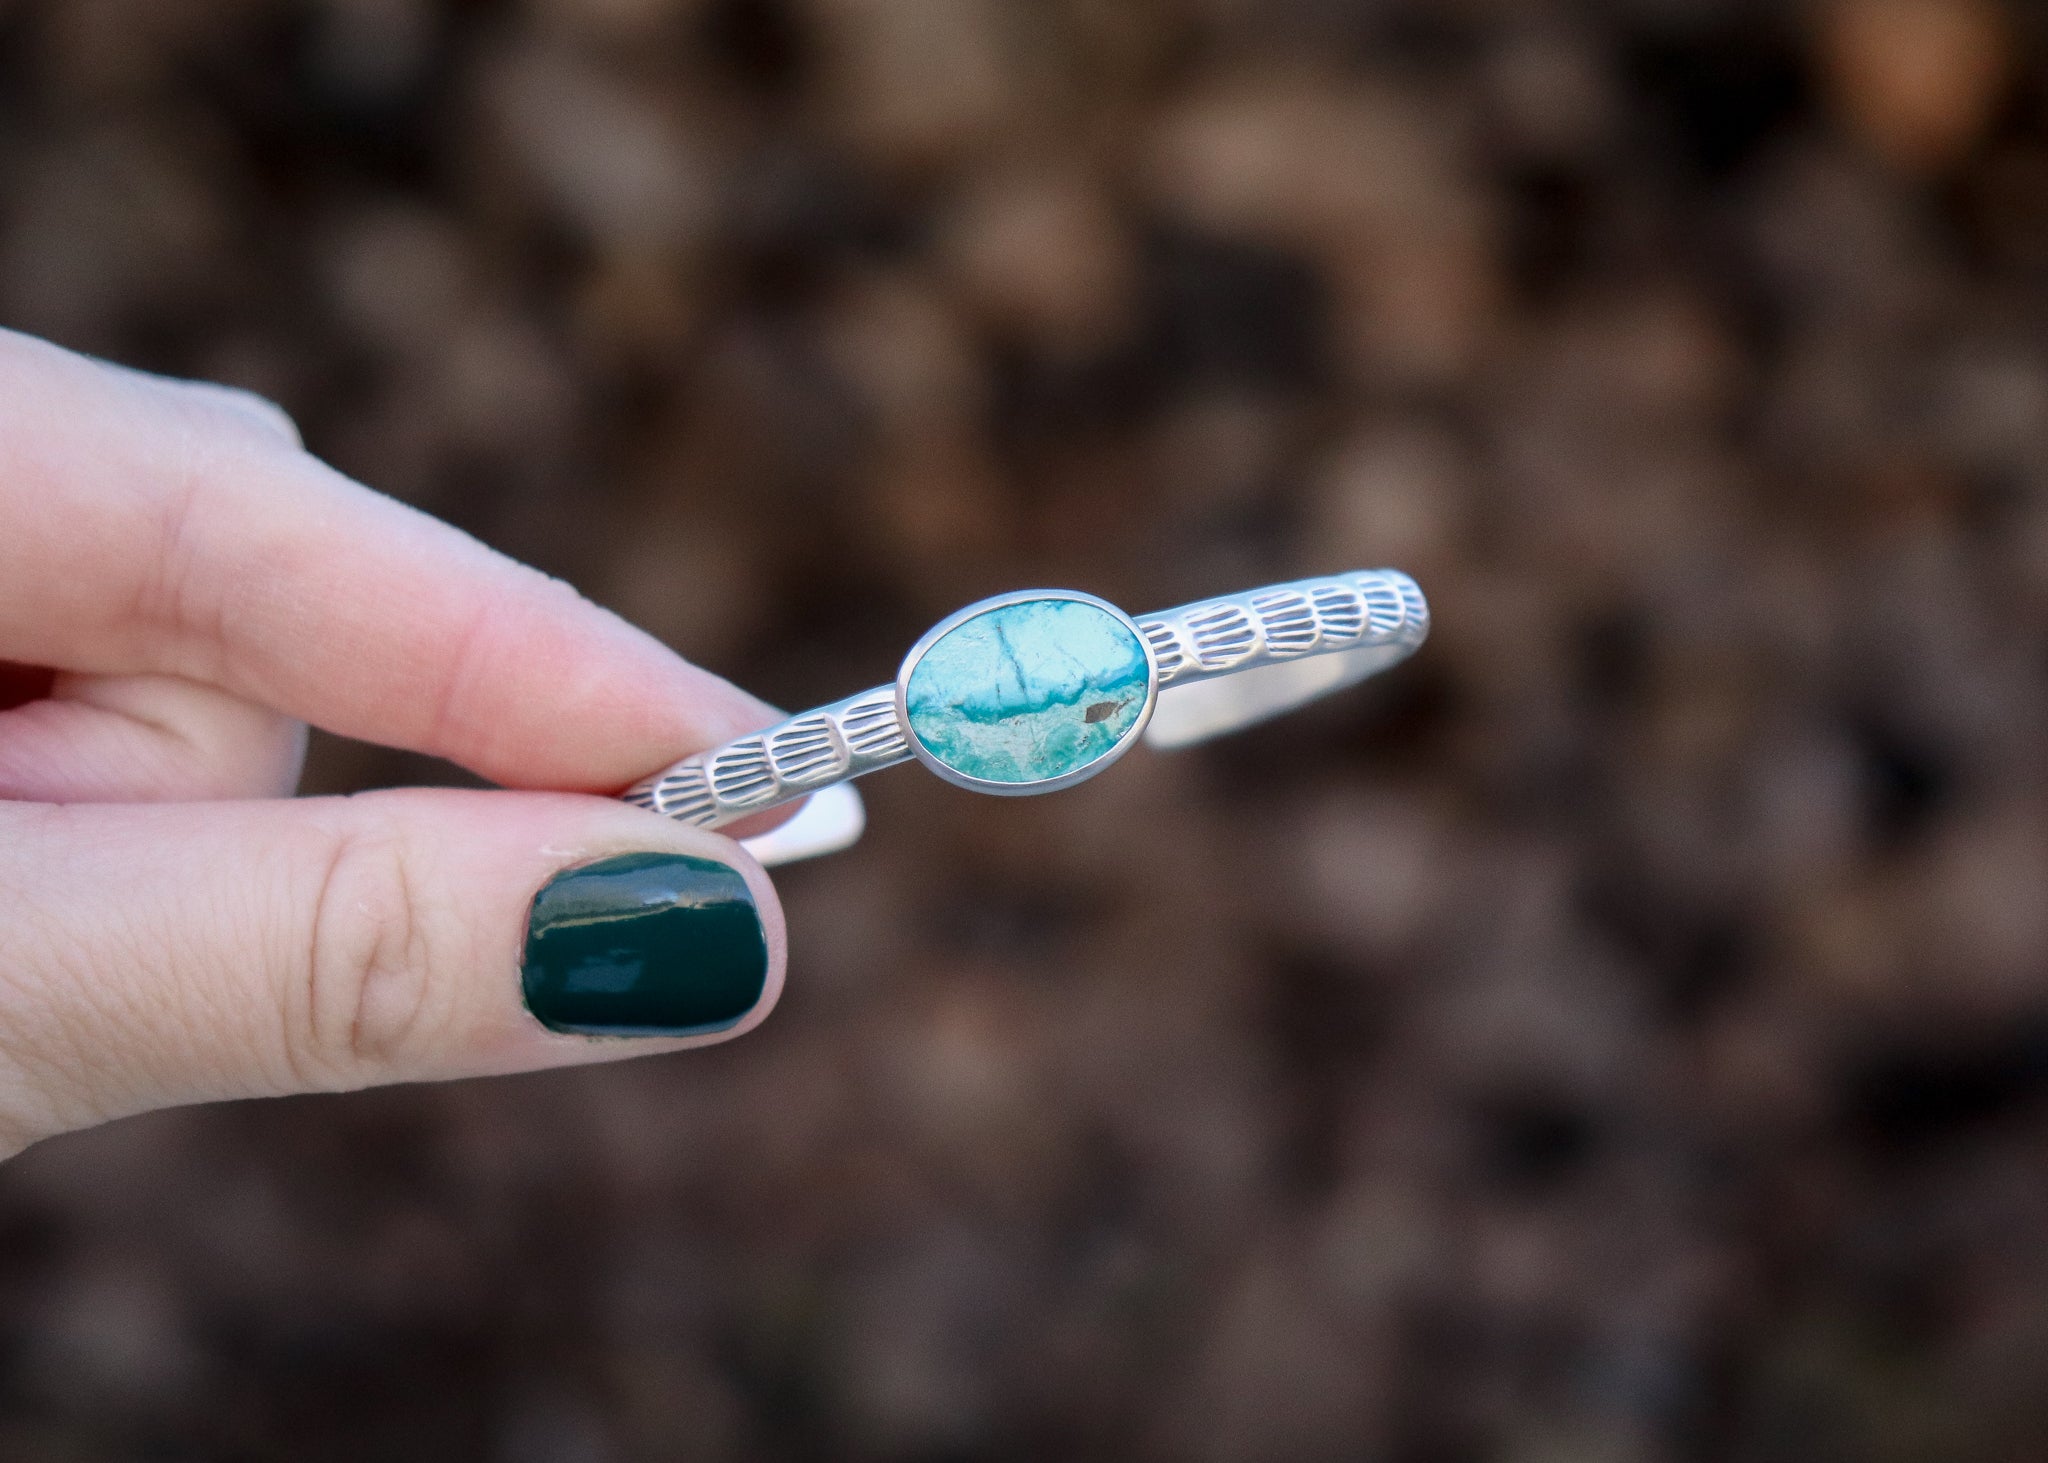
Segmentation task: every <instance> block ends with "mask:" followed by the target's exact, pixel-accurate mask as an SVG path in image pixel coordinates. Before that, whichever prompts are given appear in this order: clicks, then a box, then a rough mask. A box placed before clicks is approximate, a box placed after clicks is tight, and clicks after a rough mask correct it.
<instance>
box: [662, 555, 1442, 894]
mask: <svg viewBox="0 0 2048 1463" xmlns="http://www.w3.org/2000/svg"><path fill="white" fill-rule="evenodd" d="M1428 633H1429V607H1428V604H1427V603H1426V602H1425V601H1424V599H1423V597H1422V591H1421V590H1420V589H1418V588H1417V587H1416V585H1415V581H1414V580H1412V579H1410V578H1409V577H1408V576H1407V575H1405V574H1401V573H1397V572H1395V571H1393V570H1387V569H1376V570H1365V571H1359V572H1355V573H1349V574H1337V575H1331V576H1328V577H1326V578H1320V579H1303V580H1297V581H1295V582H1294V583H1290V584H1275V585H1269V586H1267V587H1266V588H1263V589H1254V590H1249V591H1247V592H1245V593H1243V594H1231V595H1224V596H1221V597H1219V598H1216V599H1205V600H1201V601H1199V602H1197V603H1195V604H1190V605H1183V606H1181V607H1180V608H1179V609H1173V610H1166V611H1164V612H1162V613H1160V614H1156V615H1144V616H1140V617H1138V618H1136V619H1133V618H1132V617H1131V616H1129V615H1127V614H1125V613H1124V612H1123V611H1122V610H1120V609H1118V608H1117V607H1116V606H1115V605H1112V604H1109V603H1108V602H1106V601H1104V600H1100V599H1097V598H1096V597H1095V596H1093V595H1089V594H1081V593H1078V592H1075V591H1072V590H1058V589H1038V590H1020V591H1018V592H1016V593H1014V594H1003V595H997V596H996V597H995V598H993V599H985V600H982V601H980V602H979V603H976V604H971V605H969V606H967V607H966V608H965V609H963V610H960V611H958V612H956V613H954V614H951V615H948V616H947V617H946V618H945V619H943V620H941V621H939V623H938V624H936V625H934V626H933V627H932V628H931V629H930V630H929V631H927V632H926V633H925V635H924V637H923V638H922V639H920V640H919V641H918V642H917V643H916V644H915V645H913V646H912V647H911V648H910V653H909V654H908V655H906V656H905V657H904V658H903V664H902V666H901V667H900V668H899V669H898V671H897V673H896V679H895V680H894V681H893V682H891V683H890V684H889V685H886V686H877V687H875V688H874V689H873V690H871V691H863V692H861V693H860V694H859V695H858V696H849V697H847V698H846V699H845V700H843V701H836V702H834V703H833V704H831V705H830V706H821V707H819V708H818V709H817V710H815V711H807V712H805V713H803V714H802V715H801V716H793V717H791V718H790V719H789V720H787V721H784V722H781V723H779V724H778V725H775V726H772V727H769V728H767V729H766V730H765V731H759V732H754V733H752V734H750V735H748V736H744V737H740V738H737V739H736V740H734V741H730V742H727V743H726V744H725V745H724V746H721V747H714V748H712V749H711V750H710V751H707V752H700V753H698V754H697V755H696V756H693V757H688V758H685V759H684V760H683V761H681V762H678V763H676V764H675V765H674V766H673V767H670V768H668V769H667V770H665V771H662V772H658V773H656V774H655V775H654V776H652V777H649V778H647V779H646V780H645V781H643V782H640V783H638V784H636V785H635V786H634V787H633V788H632V789H630V790H629V791H628V792H627V793H626V794H625V798H626V800H627V801H628V802H632V803H636V804H638V805H639V806H641V807H643V808H647V809H649V810H650V811H653V812H656V813H661V814H664V815H665V816H667V817H671V818H676V819H680V820H681V821H683V822H686V823H692V824H695V825H697V826H698V827H701V828H719V827H723V826H725V825H726V824H729V823H732V822H735V821H736V820H738V819H741V818H744V817H747V816H749V815H751V814H754V813H759V812H763V811H765V810H766V809H769V808H773V807H775V806H777V805H778V804H781V803H786V802H789V801H792V800H793V799H796V798H802V797H810V798H811V800H812V802H811V805H810V806H809V807H807V808H805V809H804V811H803V812H802V813H800V814H799V815H798V816H797V817H796V818H794V819H792V820H791V821H790V822H789V823H787V824H785V825H784V826H783V827H781V828H779V829H776V830H775V831H774V832H772V833H767V834H763V835H762V836H761V837H759V838H754V839H749V840H747V846H748V847H749V848H750V849H751V850H752V851H753V852H754V853H755V855H756V856H757V857H759V858H760V859H761V861H762V862H763V863H787V862H789V861H791V860H792V859H796V858H806V857H810V856H812V855H814V854H819V853H827V852H830V851H832V850H833V849H835V848H842V847H845V846H846V845H847V844H849V843H851V842H853V841H854V839H856V838H858V837H859V836H860V831H861V826H862V822H863V814H862V812H861V807H860V801H859V798H858V796H857V795H855V794H854V792H853V790H852V788H850V787H848V786H846V784H847V783H849V782H851V780H852V779H854V778H856V777H860V776H863V775H865V774H866V773H869V772H874V771H877V770H879V769H880V768H883V767H892V766H894V765H895V764H897V763H899V762H908V761H910V760H912V759H913V758H914V759H916V760H917V761H919V762H922V763H923V764H924V765H925V766H926V767H928V768H930V769H931V770H932V771H933V772H936V773H937V774H938V775H939V776H941V777H943V778H945V779H946V780H947V781H948V782H952V783H957V784H958V785H960V786H962V787H967V788H972V789H974V790H975V791H976V792H986V793H995V794H998V795H1000V796H1008V797H1015V796H1025V795H1030V794H1034V793H1042V792H1056V791H1058V790H1059V789H1060V788H1063V787H1071V786H1073V785H1074V784H1075V783H1077V782H1083V781H1086V780H1087V779H1088V778H1090V777H1093V776H1094V775H1095V774H1096V773H1098V772H1100V771H1102V770H1103V769H1104V768H1106V767H1108V766H1109V765H1110V763H1112V762H1114V761H1116V760H1117V758H1119V757H1121V756H1122V755H1123V754H1124V753H1125V752H1127V751H1129V750H1130V748H1131V746H1132V745H1133V744H1134V743H1135V742H1136V741H1137V740H1138V739H1139V738H1140V737H1143V738H1144V739H1145V741H1147V742H1148V743H1150V744H1151V745H1152V746H1154V747H1159V748H1171V747H1183V746H1190V745H1192V744H1194V743H1196V742H1202V741H1207V740H1208V739H1209V738H1211V737H1214V736H1220V735H1222V734H1223V733H1225V732H1232V731H1237V730H1239V729H1241V728H1243V727H1247V726H1250V725H1252V724H1253V723H1254V722H1259V721H1263V720H1265V719H1266V718H1267V717H1269V716H1274V715H1277V714H1279V713H1280V712H1283V711H1288V710H1291V709H1292V708H1294V707H1296V706H1299V705H1302V704H1303V703H1304V702H1307V701H1311V700H1314V699H1316V698H1317V697H1320V696H1325V695H1328V694H1329V693H1330V692H1332V691H1336V690H1339V689H1341V688H1343V687H1345V686H1349V685H1351V684H1353V683H1355V682H1357V681H1361V680H1363V679H1365V678H1366V677H1367V676H1370V675H1373V674H1375V673H1377V672H1379V671H1382V670H1385V669H1387V668H1388V667H1389V666H1392V665H1394V664H1396V663H1398V662H1400V661H1402V660H1405V659H1406V658H1407V657H1408V656H1409V655H1411V654H1413V653H1414V651H1415V649H1416V647H1418V646H1419V645H1421V644H1422V641H1423V638H1424V637H1425V636H1426V635H1427V634H1428ZM821 794H822V796H821Z"/></svg>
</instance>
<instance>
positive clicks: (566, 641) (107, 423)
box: [0, 332, 783, 1156]
mask: <svg viewBox="0 0 2048 1463" xmlns="http://www.w3.org/2000/svg"><path fill="white" fill-rule="evenodd" d="M0 662H13V663H15V664H14V665H13V666H12V667H10V668H8V673H7V675H6V676H5V677H4V678H0V694H4V693H5V692H6V690H7V687H8V685H9V684H10V683H12V684H13V685H15V687H16V691H15V694H14V695H13V696H10V697H8V702H7V703H0V704H9V703H12V702H14V701H19V700H21V696H22V694H23V692H22V690H21V689H20V688H21V687H22V686H23V685H24V684H27V685H28V686H29V687H30V692H29V693H30V694H35V693H38V692H39V693H41V694H40V695H39V697H38V699H32V700H27V701H26V702H25V703H24V704H19V705H12V706H11V709H5V710H0V799H4V800H5V801H0V1156H5V1155H6V1154H9V1153H12V1152H15V1151H18V1150H19V1149H20V1148H22V1147H23V1146H25V1145H26V1144H28V1143H31V1142H33V1141H35V1140H36V1139H38V1138H40V1137H44V1136H47V1135H49V1134H52V1133H57V1132H61V1131H64V1130H66V1129H70V1128H76V1127H81V1126H84V1125H87V1124H91V1123H96V1122H100V1121H103V1120H105V1119H108V1118H112V1117H117V1116H120V1115H122V1114H125V1113H133V1112H138V1111H141V1110H144V1109H148V1108H155V1107H162V1106H168V1105H171V1104H176V1103H187V1102H199V1101H205V1100H208V1099H213V1098H226V1097H249V1096H259V1095H265V1094H275V1093H285V1092H302V1091H311V1090H331V1089H340V1088H351V1087H359V1086H365V1085H369V1084H373V1083H382V1082H401V1081H410V1080H415V1079H433V1078H444V1077H462V1076H470V1075H475V1074H481V1073H493V1072H512V1071H523V1070H527V1069H531V1068H539V1067H550V1066H558V1065H562V1064H566V1063H575V1062H591V1061H603V1060H608V1059H610V1058H614V1057H623V1056H634V1055H639V1054H641V1053H644V1052H657V1051H669V1050H674V1049H676V1048H679V1047H688V1046H697V1045H702V1044H704V1043H706V1042H712V1041H720V1040H724V1039H725V1038H727V1037H731V1036H735V1035H738V1034H739V1033H741V1032H743V1031H746V1030H749V1029H750V1028H752V1027H753V1026H754V1025H756V1024H757V1023H758V1022H759V1021H760V1020H761V1019H762V1018H763V1017H764V1016H765V1015H766V1014H767V1013H768V1010H769V1008H770V1007H772V1006H773V1005H774V1003H775V1000H776V997H777V995H778V994H779V992H780V990H781V985H782V969H783V930H782V919H781V913H780V910H779V908H778V906H777V904H776V901H775V896H774V892H773V890H772V889H771V888H770V886H769V884H768V881H767V878H766V876H765V875H763V874H762V873H761V871H760V869H759V867H758V866H756V865H755V864H754V863H753V861H752V860H751V859H749V858H748V857H747V856H746V855H745V854H744V853H743V852H741V851H740V849H739V848H738V847H737V846H736V845H735V844H733V843H731V842H729V841H728V840H726V839H724V838H720V837H717V836H716V835H713V834H709V833H704V832H700V831H697V830H695V829H691V828H687V827H684V826H681V825H679V824H675V823H671V822H668V821H667V820H664V819H661V818H657V817H655V816H653V815H652V814H649V813H645V812H642V811H640V810H638V809H636V808H632V807H629V806H627V805H625V804H623V803H619V802H616V801H612V800H610V799H607V798H604V797H601V796H588V795H587V794H601V793H605V792H612V791H616V790H617V789H618V788H621V787H623V786H625V785H627V784H628V783H630V782H632V781H633V780H634V779H635V778H637V777H639V776H642V775H644V774H645V773H647V772H649V771H651V770H652V769H654V768H656V767H659V766H661V765H663V764H665V763H667V762H669V761H672V760H674V759H675V758H677V757H679V756H684V755H687V754H688V753H690V752H692V751H695V750H699V749H701V748H703V747H707V746H710V745H713V744H715V743H717V742H720V741H723V740H725V739H727V738H729V737H733V736H737V735H739V734H741V733H743V732H745V731H748V730H752V729H754V728H756V727H759V726H761V725H764V724H766V723H767V722H769V721H771V720H773V719H774V716H775V713H774V712H773V711H771V710H770V709H769V708H767V707H765V706H763V705H762V704H761V703H760V702H757V701H755V700H754V699H753V698H751V697H749V696H747V695H745V694H744V693H742V692H741V691H739V690H737V689H735V688H734V687H732V686H731V685H728V684H727V683H726V682H724V681H721V680H719V679H718V678H717V677H715V676H712V675H710V674H708V673H706V672H704V671H701V670H698V669H696V668H695V667H693V666H691V665H688V664H687V663H685V662H684V661H682V660H680V659H678V658H677V657H676V656H675V655H673V654H671V653H670V652H669V651H668V650H666V649H664V648H663V647H662V646H661V645H660V644H658V643H657V642H656V641H654V640H653V639H651V638H650V637H648V636H646V635H644V634H642V633H640V632H639V631H637V630H635V629H633V628H632V627H630V626H628V625H627V624H625V623H624V622H623V621H621V620H619V619H617V618H615V617H614V616H612V615H610V614H608V613H607V612H605V611H604V610H601V609H598V608H597V607H596V606H594V605H592V604H590V603H589V602H588V601H586V600H584V599H582V598H580V597H579V596H578V595H577V594H576V593H575V592H574V591H573V590H571V589H569V588H568V587H567V586H566V585H564V584H562V583H560V582H558V581H556V580H552V579H549V578H547V577H546V576H544V575H542V574H540V573H538V572H536V571H535V570H532V569H529V568H526V567H525V566H523V565H520V564H516V563H514V562H512V561H511V560H509V559H506V558H504V557H503V556H501V555H499V554H496V553H494V552H492V551H491V550H489V549H487V548H485V547H484V546H483V545H481V544H479V543H477V542H476V541H475V540H473V539H470V538H467V537H465V536H464V535H463V534H461V533H459V532H457V531H456V530H455V529H453V528H450V527H448V526H447V525H445V524H442V523H439V522H437V521H435V520H434V519H432V518H429V517H427V516H425V515H424V514H421V513H417V512H414V511H413V510H411V509H409V508H406V507H404V506H403V505H401V504H399V503H397V502H394V501H393V500H391V499H388V498H384V497H380V496H378V495H377V494H375V493H373V492H371V491H369V490H368V489H366V488H363V487H361V486H359V485H357V484H355V483H353V482H350V481H349V480H348V479H346V478H344V477H342V476H341V475H340V474H339V473H336V472H334V471H333V470H331V469H330V468H327V467H325V466H324V465H322V464H321V463H319V462H317V461H316V460H314V459H313V458H312V457H310V456H308V455H307V454H306V453H304V452H303V451H301V450H300V447H299V442H298V435H297V433H296V431H295V430H294V429H293V427H292V424H291V422H290V421H289V420H288V419H287V418H286V417H285V415H284V414H283V413H282V412H281V411H279V410H277V409H276V408H275V407H273V406H271V405H270V404H268V403H267V402H264V401H261V400H259V399H257V398H255V397H252V396H248V395H245V394H243V393H240V392H235V391H231V390H228V389H226V388H222V387H214V386H203V385H196V384H188V383H182V382H173V381H166V380H162V379H159V378H156V377H151V376H145V375H142V374H140V373H137V372H131V371H126V370H123V369H121V368H119V367H114V366H107V365H103V364H101V363H98V362H95V361H91V360H88V359H85V358H83V357H80V356H75V355H71V354H69V353H67V352H65V351H61V350H59V349H57V348H56V347H54V346H50V345H47V344H44V343H42V342H40V341H35V340H31V339H28V338H26V337H23V336H20V335H14V334H11V333H7V332H0ZM31 667H33V668H49V669H36V670H30V669H28V668H31ZM304 722H313V723H317V724H318V725H320V726H323V727H326V728H329V729H330V730H333V731H335V732H339V733H341V734H343V735H346V736H352V737H362V738H366V739H368V740H372V741H377V742H382V743H386V744H389V745H393V746H400V747H409V748H413V749H415V750H418V751H421V752H428V753H433V754H435V755H438V756H441V757H446V758H449V759H451V760H453V761H456V762H459V763H461V764H462V765H463V766H465V767H468V768H470V769H472V770H473V771H475V772H477V773H479V774H481V775H482V776H484V777H486V778H489V779H491V780H492V781H494V782H498V783H502V784H504V785H506V786H507V787H511V788H525V789H550V791H524V792H464V791H454V790H446V789H410V790H399V791H388V792H375V793H366V794H363V795H361V796H357V797H351V798H322V799H304V800H296V801H287V800H286V799H287V798H288V796H289V794H290V793H291V792H292V790H293V788H294V787H295V785H296V784H297V780H298V774H299V765H300V759H301V756H302V754H303V751H304V745H305V728H304V725H303V723H304ZM579 794H586V795H579ZM544 1023H546V1024H544ZM551 1027H552V1028H554V1029H550V1028H551ZM606 1035H613V1036H616V1035H625V1036H645V1037H647V1038H648V1039H647V1040H642V1041H634V1042H621V1041H606V1040H600V1039H594V1037H597V1036H606Z"/></svg>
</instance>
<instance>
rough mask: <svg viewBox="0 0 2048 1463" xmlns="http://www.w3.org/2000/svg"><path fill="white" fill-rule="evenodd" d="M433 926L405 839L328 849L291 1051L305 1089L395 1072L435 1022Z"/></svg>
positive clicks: (363, 837)
mask: <svg viewBox="0 0 2048 1463" xmlns="http://www.w3.org/2000/svg"><path fill="white" fill-rule="evenodd" d="M433 926H434V921H433V919H432V918H431V915H430V913H429V909H428V905H427V903H426V901H425V900H424V899H423V898H422V894H421V889H420V886H419V882H418V879H417V877H416V873H415V863H414V861H413V860H412V859H410V858H408V856H407V843H406V840H405V838H404V836H403V835H402V834H401V833H400V832H399V831H398V830H396V829H394V828H390V827H377V826H372V827H368V828H359V829H351V830H349V831H347V832H345V833H342V834H341V835H339V836H338V837H337V838H336V840H335V841H334V843H333V846H332V848H331V849H330V850H329V853H328V858H327V863H326V867H325V869H324V870H323V871H322V873H321V876H320V887H319V893H318V895H317V897H316V899H315V901H314V915H313V921H312V930H311V938H310V944H311V949H310V951H309V953H308V957H307V962H306V971H307V998H306V1001H305V1011H306V1019H305V1020H304V1021H303V1023H301V1028H302V1029H301V1030H300V1032H299V1035H298V1039H297V1040H296V1041H295V1042H293V1043H292V1047H293V1050H294V1052H295V1053H296V1055H295V1058H294V1066H295V1067H296V1068H298V1075H299V1077H300V1078H301V1080H302V1082H303V1084H304V1085H306V1086H325V1087H333V1086H355V1085H360V1084H361V1083H363V1082H366V1081H371V1080H375V1079H376V1078H377V1077H379V1076H380V1075H384V1074H387V1073H389V1072H390V1071H391V1070H392V1069H394V1068H396V1067H400V1066H402V1065H403V1064H404V1062H405V1060H406V1057H407V1054H408V1052H409V1051H411V1050H412V1049H413V1048H414V1046H415V1045H416V1043H417V1042H418V1041H419V1040H420V1039H421V1037H422V1035H423V1033H424V1031H425V1029H426V1028H427V1027H428V1025H429V1024H430V1023H431V1021H432V1018H433V1015H434V1000H433V994H434V982H433V970H434V965H435V954H436V951H435V945H436V943H437V941H436V938H435V934H434V928H433Z"/></svg>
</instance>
